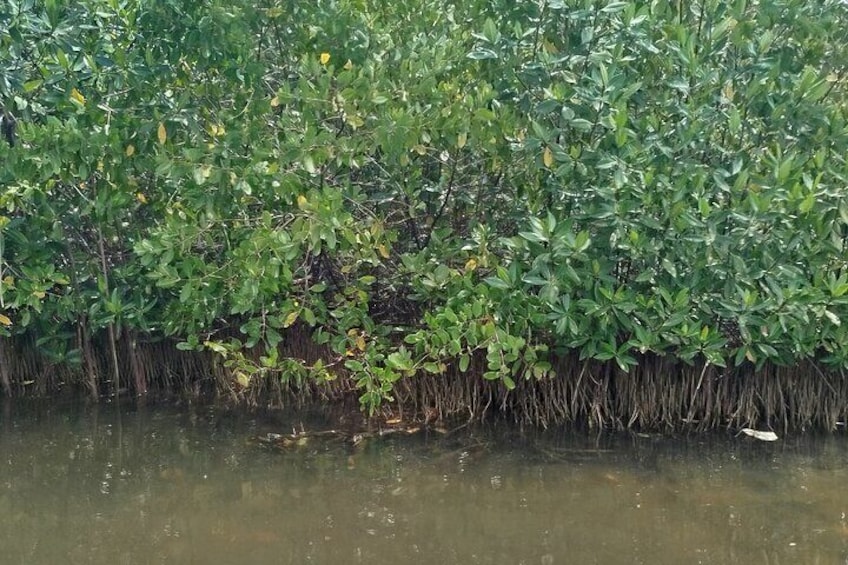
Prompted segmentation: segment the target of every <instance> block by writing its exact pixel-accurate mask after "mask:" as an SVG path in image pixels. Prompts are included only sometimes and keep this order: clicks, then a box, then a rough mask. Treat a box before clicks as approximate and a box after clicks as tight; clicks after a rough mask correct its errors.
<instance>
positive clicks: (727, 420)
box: [0, 332, 848, 431]
mask: <svg viewBox="0 0 848 565" xmlns="http://www.w3.org/2000/svg"><path fill="white" fill-rule="evenodd" d="M288 337H289V339H287V340H286V343H287V346H286V347H283V348H282V350H283V351H282V354H285V355H287V356H293V357H294V356H299V357H300V358H302V359H303V360H304V361H305V362H307V363H310V364H311V363H314V362H315V360H317V359H319V358H325V359H326V358H327V355H328V353H329V350H322V349H321V348H319V347H317V346H315V345H314V344H313V343H312V342H311V340H310V339H309V338H308V335H299V332H290V336H288ZM119 344H120V346H119V347H118V352H119V355H118V357H117V358H118V371H117V372H118V375H119V379H120V381H119V382H118V383H117V386H118V391H119V394H126V395H133V396H146V395H157V396H162V395H166V396H167V395H180V396H183V397H186V398H196V397H200V396H203V397H206V398H210V397H211V398H215V399H216V400H217V401H219V402H222V403H227V404H235V405H242V406H246V407H251V408H256V407H272V408H274V407H277V408H282V407H289V406H291V405H300V406H302V405H305V404H311V403H315V402H320V403H321V404H322V405H325V406H332V405H339V406H341V405H344V404H348V403H351V402H356V397H357V394H358V391H357V388H356V383H355V381H354V380H353V379H352V378H351V377H350V375H349V374H346V373H344V372H343V371H341V372H339V374H337V376H336V377H335V378H334V379H332V380H327V381H324V382H322V383H317V382H315V381H314V380H311V379H305V380H303V381H299V380H297V379H286V378H280V376H279V375H269V376H268V377H267V378H264V379H261V380H260V379H254V380H253V382H252V383H251V385H250V387H249V388H243V387H241V386H240V385H239V383H238V381H237V379H234V378H233V369H232V367H228V366H226V365H225V363H224V362H223V361H222V359H221V357H220V356H218V355H215V354H213V353H212V352H208V351H204V352H195V351H179V350H177V349H175V348H174V347H173V344H172V343H171V342H169V341H157V342H151V341H145V340H142V339H138V338H135V339H133V338H131V337H129V336H124V337H123V338H122V339H120V340H119ZM102 345H105V342H97V340H95V344H94V347H93V348H92V349H91V350H90V352H89V353H88V354H86V355H85V358H86V359H87V363H90V365H87V364H86V363H83V364H82V365H78V366H71V365H68V364H62V363H54V362H51V361H50V360H49V359H48V358H47V357H46V356H44V355H42V354H41V353H40V352H39V349H38V346H37V343H36V342H35V341H33V340H28V339H24V338H19V339H15V340H11V339H4V340H0V386H2V390H3V394H4V395H5V396H7V397H13V398H15V397H30V396H50V395H56V394H60V393H61V392H62V391H75V392H79V391H84V392H86V393H88V394H89V395H91V396H92V397H94V398H98V397H107V396H111V395H113V394H114V391H115V390H116V383H115V382H114V381H113V379H114V376H113V375H114V373H115V371H114V368H113V367H112V366H111V363H112V356H111V354H110V352H109V349H108V348H107V347H105V346H102ZM639 361H640V362H639V364H638V366H636V367H634V368H631V369H630V370H629V371H628V372H624V371H622V370H621V369H620V368H619V367H618V366H617V365H616V364H615V363H614V362H600V361H593V360H580V359H579V358H578V357H577V356H576V355H575V356H568V357H559V358H555V360H554V363H553V366H554V373H555V375H556V376H554V377H546V378H544V379H539V380H537V379H530V380H520V381H517V382H516V386H515V388H514V389H511V390H510V389H508V388H507V387H505V386H504V385H503V384H502V383H500V382H499V381H487V380H485V379H481V378H479V374H480V373H481V372H483V371H484V370H485V359H484V358H475V359H473V360H472V361H471V366H470V367H469V369H468V371H466V372H460V371H459V370H457V369H455V368H453V367H451V366H449V367H448V370H447V371H446V372H445V373H443V374H441V375H425V376H418V377H415V378H406V379H403V380H401V381H399V382H398V383H396V386H395V389H394V402H391V403H387V404H385V405H384V406H383V407H382V410H381V411H380V412H379V413H378V414H376V415H375V416H376V417H378V418H379V417H385V416H386V415H387V414H389V413H394V414H400V415H403V416H404V417H405V418H409V419H422V420H433V419H439V420H448V419H454V420H456V419H466V418H467V419H469V420H485V419H492V418H503V419H507V420H513V421H515V422H517V423H521V424H530V425H540V426H559V425H570V426H575V427H581V428H584V427H585V428H604V429H635V430H653V431H669V430H695V431H706V430H711V429H717V428H734V429H735V428H741V427H758V428H769V429H775V430H781V431H788V430H794V431H803V430H810V429H816V430H828V431H830V430H836V429H839V428H841V427H842V426H843V425H844V421H845V419H846V416H848V414H846V412H848V409H847V407H848V376H846V374H845V373H844V372H843V371H834V370H828V369H827V368H825V367H822V366H820V365H818V364H816V363H813V362H807V363H804V364H801V365H798V366H795V367H782V366H776V365H772V364H766V365H765V366H763V367H762V368H760V369H756V370H755V368H754V366H753V365H743V366H740V367H736V368H732V369H728V368H721V367H716V366H712V365H708V364H706V365H705V364H686V363H682V362H680V361H676V360H674V359H673V358H670V357H659V356H656V355H646V356H644V357H643V358H641V359H640V360H639ZM330 364H331V363H329V362H328V365H330Z"/></svg>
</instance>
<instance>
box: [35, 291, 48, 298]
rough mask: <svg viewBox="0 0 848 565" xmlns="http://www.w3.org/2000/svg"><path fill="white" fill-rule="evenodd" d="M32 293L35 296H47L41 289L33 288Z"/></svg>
mask: <svg viewBox="0 0 848 565" xmlns="http://www.w3.org/2000/svg"><path fill="white" fill-rule="evenodd" d="M32 295H33V296H34V297H36V298H39V299H41V298H44V297H45V296H47V293H46V292H44V291H43V290H34V291H33V292H32Z"/></svg>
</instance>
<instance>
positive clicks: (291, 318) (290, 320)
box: [283, 310, 300, 328]
mask: <svg viewBox="0 0 848 565" xmlns="http://www.w3.org/2000/svg"><path fill="white" fill-rule="evenodd" d="M299 315H300V311H299V310H295V311H294V312H289V315H288V316H286V319H285V320H283V327H284V328H289V327H291V325H292V324H294V323H295V322H296V321H297V317H298V316H299Z"/></svg>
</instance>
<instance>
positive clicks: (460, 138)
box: [456, 132, 468, 149]
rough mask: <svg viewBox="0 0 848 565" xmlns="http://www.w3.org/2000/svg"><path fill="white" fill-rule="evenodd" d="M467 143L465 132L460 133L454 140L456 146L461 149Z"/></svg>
mask: <svg viewBox="0 0 848 565" xmlns="http://www.w3.org/2000/svg"><path fill="white" fill-rule="evenodd" d="M467 142H468V134H467V133H465V132H462V133H460V134H459V135H458V136H457V138H456V146H457V147H459V148H460V149H462V148H463V147H465V144H466V143H467Z"/></svg>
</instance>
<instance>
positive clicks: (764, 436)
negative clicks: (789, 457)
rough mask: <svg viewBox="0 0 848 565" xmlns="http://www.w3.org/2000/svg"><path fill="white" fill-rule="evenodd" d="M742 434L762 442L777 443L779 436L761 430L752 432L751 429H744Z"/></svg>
mask: <svg viewBox="0 0 848 565" xmlns="http://www.w3.org/2000/svg"><path fill="white" fill-rule="evenodd" d="M742 433H743V434H745V435H746V436H751V437H752V438H756V439H758V440H760V441H777V434H776V433H774V432H761V431H759V430H752V429H751V428H742Z"/></svg>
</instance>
